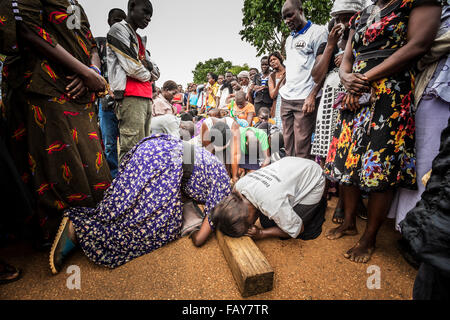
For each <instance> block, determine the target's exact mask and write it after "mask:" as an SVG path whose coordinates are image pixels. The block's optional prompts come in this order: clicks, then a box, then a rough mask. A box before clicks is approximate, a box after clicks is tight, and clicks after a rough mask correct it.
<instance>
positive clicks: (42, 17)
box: [0, 0, 111, 239]
mask: <svg viewBox="0 0 450 320" xmlns="http://www.w3.org/2000/svg"><path fill="white" fill-rule="evenodd" d="M2 5H3V6H2V7H0V19H1V21H3V23H0V34H4V35H6V36H7V38H5V39H2V40H4V41H5V43H4V45H5V46H6V45H7V44H8V46H9V47H7V48H2V50H5V51H6V52H7V53H8V56H7V58H6V60H5V66H4V68H3V79H4V81H3V83H2V87H3V89H4V90H2V93H3V95H4V99H3V101H4V110H5V114H6V118H7V121H8V126H7V127H8V131H9V132H8V135H9V141H8V142H9V143H8V147H9V149H10V153H11V154H12V155H13V157H14V160H15V164H16V166H17V168H18V171H19V174H20V176H21V179H22V181H23V182H24V183H25V184H26V185H27V186H28V187H29V188H30V189H31V192H32V194H33V195H34V196H35V199H36V203H37V207H38V208H39V210H36V212H37V218H38V219H39V224H40V226H41V228H42V232H43V235H44V237H46V238H49V239H51V237H52V235H53V234H54V233H56V230H57V227H58V224H59V222H60V220H61V217H62V214H63V211H64V210H65V209H67V208H69V207H75V206H83V207H95V206H96V205H97V204H98V203H99V202H100V201H101V199H102V198H103V193H104V191H105V190H106V189H107V188H108V187H109V185H110V183H111V174H110V170H109V167H108V164H107V162H106V161H105V156H104V152H103V146H102V140H101V134H100V130H99V128H98V125H97V114H96V111H95V105H94V100H95V94H94V93H92V92H86V93H85V94H84V95H82V96H80V97H79V98H77V99H70V98H69V97H68V96H67V94H66V87H67V85H68V84H69V83H70V80H69V79H67V76H71V75H73V72H71V71H70V70H67V69H66V68H65V67H64V66H63V65H62V64H60V63H56V62H54V61H52V60H51V59H48V58H46V57H45V56H43V55H40V54H38V53H37V52H36V49H34V48H33V47H32V46H29V45H27V44H26V43H23V42H21V41H19V40H20V39H17V38H16V36H17V34H16V21H20V22H21V23H22V24H24V25H26V26H27V27H28V28H29V30H31V32H34V33H35V34H36V35H37V36H38V37H40V38H41V39H43V40H44V41H45V42H46V43H47V44H48V45H49V46H52V47H56V46H57V45H59V46H61V47H62V48H64V49H65V50H66V51H67V52H69V53H70V54H71V55H72V56H73V57H74V58H75V59H77V60H78V61H80V62H81V63H82V64H84V65H86V66H89V65H90V64H91V56H92V53H93V52H94V51H96V50H97V49H96V43H95V40H94V38H93V36H92V33H91V30H90V25H89V21H88V18H87V15H86V13H85V12H84V10H83V8H82V7H81V6H80V5H79V3H78V1H76V0H39V1H37V0H14V1H4V2H2ZM3 12H6V13H9V14H5V15H3ZM11 13H13V14H11ZM74 21H75V22H79V25H78V26H73V25H72V24H71V22H74ZM0 47H2V46H1V45H0ZM19 48H20V50H19ZM2 107H3V106H2ZM30 221H32V220H31V219H30Z"/></svg>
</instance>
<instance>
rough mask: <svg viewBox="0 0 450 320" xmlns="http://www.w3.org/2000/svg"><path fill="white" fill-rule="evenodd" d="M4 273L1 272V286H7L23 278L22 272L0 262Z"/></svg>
mask: <svg viewBox="0 0 450 320" xmlns="http://www.w3.org/2000/svg"><path fill="white" fill-rule="evenodd" d="M0 266H2V267H3V268H2V271H0V284H7V283H11V282H14V281H17V280H19V279H20V278H22V271H21V270H20V269H18V268H16V267H13V266H12V265H9V264H7V263H6V262H4V261H0Z"/></svg>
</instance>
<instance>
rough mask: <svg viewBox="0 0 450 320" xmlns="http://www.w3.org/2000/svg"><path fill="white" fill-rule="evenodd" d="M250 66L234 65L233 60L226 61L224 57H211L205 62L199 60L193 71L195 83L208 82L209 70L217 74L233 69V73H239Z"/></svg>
mask: <svg viewBox="0 0 450 320" xmlns="http://www.w3.org/2000/svg"><path fill="white" fill-rule="evenodd" d="M249 69H250V68H249V66H248V65H247V64H244V65H243V66H233V63H232V62H231V61H225V60H223V58H215V59H209V60H207V61H205V62H199V63H197V65H196V66H195V69H194V70H193V71H192V73H193V74H194V83H197V84H200V83H205V82H206V75H207V74H208V73H209V72H213V73H215V74H217V75H219V74H223V75H224V74H225V72H227V71H231V72H232V73H233V74H235V75H236V74H238V73H239V72H241V71H242V70H249Z"/></svg>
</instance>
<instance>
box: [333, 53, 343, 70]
mask: <svg viewBox="0 0 450 320" xmlns="http://www.w3.org/2000/svg"><path fill="white" fill-rule="evenodd" d="M343 59H344V54H340V55H338V56H337V57H335V58H334V64H335V65H336V66H337V67H338V68H339V67H340V66H341V64H342V60H343Z"/></svg>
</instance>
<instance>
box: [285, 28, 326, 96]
mask: <svg viewBox="0 0 450 320" xmlns="http://www.w3.org/2000/svg"><path fill="white" fill-rule="evenodd" d="M327 33H328V32H327V29H326V28H325V27H324V26H319V25H315V24H313V25H311V27H310V28H309V29H308V30H307V31H306V32H305V33H304V34H300V35H298V36H297V37H295V38H293V37H292V36H289V37H288V38H287V40H286V61H285V62H284V64H285V66H286V84H285V85H284V86H283V87H281V89H280V95H281V97H282V98H283V99H286V100H304V99H306V98H307V97H308V95H309V94H310V93H311V90H312V88H313V86H314V80H313V79H312V77H311V71H312V68H313V67H314V62H315V60H316V52H317V49H318V48H319V46H320V44H321V43H323V42H327V37H328V35H327Z"/></svg>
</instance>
